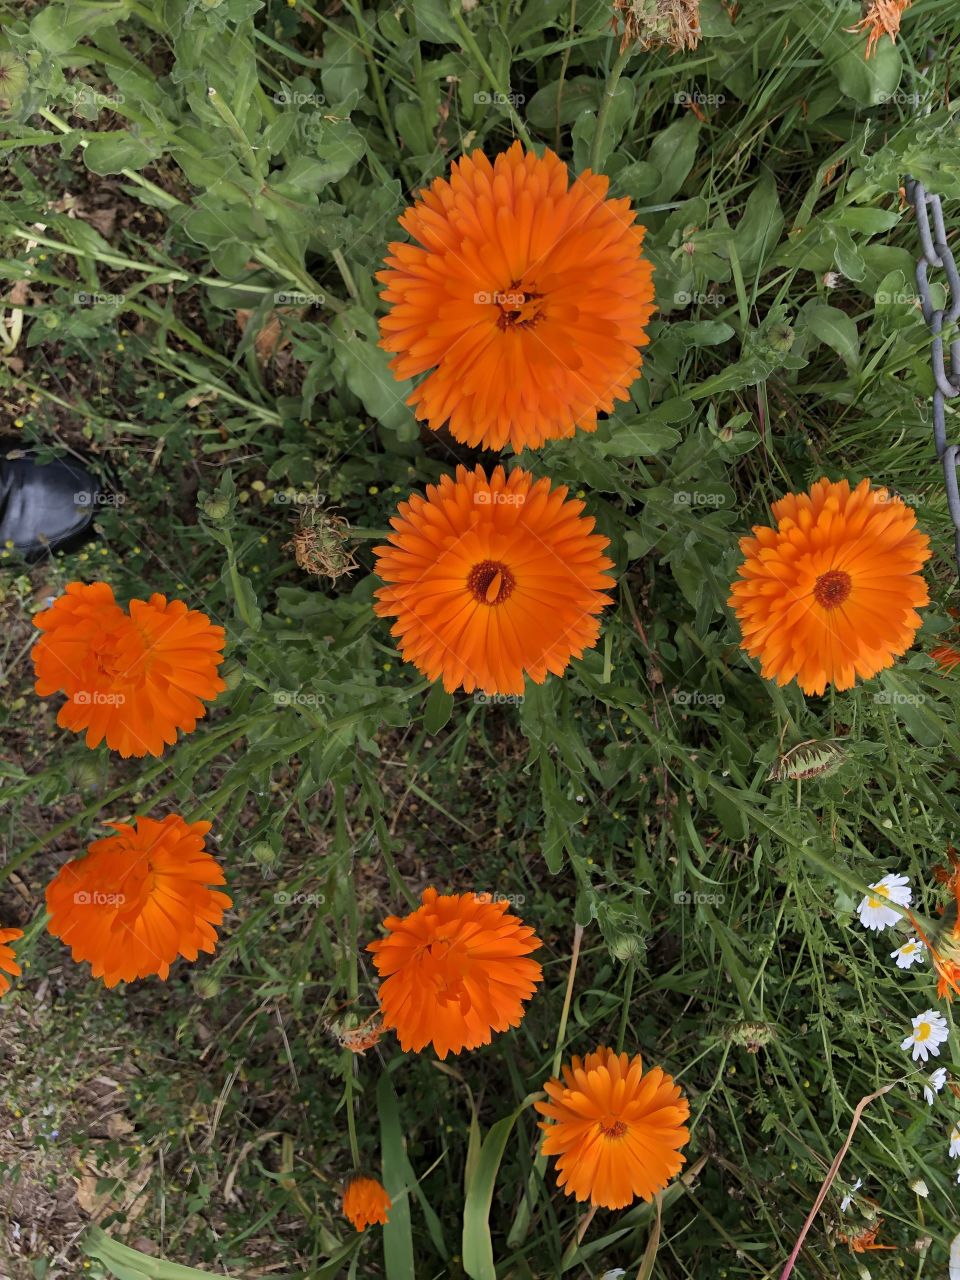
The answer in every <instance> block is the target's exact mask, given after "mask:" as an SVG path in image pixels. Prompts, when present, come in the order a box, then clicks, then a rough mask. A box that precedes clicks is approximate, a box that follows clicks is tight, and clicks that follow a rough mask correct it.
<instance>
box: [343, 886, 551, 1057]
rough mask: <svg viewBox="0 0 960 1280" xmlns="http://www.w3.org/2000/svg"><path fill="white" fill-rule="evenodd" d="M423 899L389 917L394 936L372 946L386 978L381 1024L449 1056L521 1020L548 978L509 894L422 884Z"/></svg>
mask: <svg viewBox="0 0 960 1280" xmlns="http://www.w3.org/2000/svg"><path fill="white" fill-rule="evenodd" d="M421 901H422V903H423V905H422V906H420V907H418V908H417V910H416V911H413V912H411V913H410V915H408V916H388V917H387V919H386V920H385V921H384V928H385V929H387V931H388V934H389V936H388V937H386V938H382V939H380V941H378V942H371V943H369V944H368V946H367V950H368V951H371V952H372V953H373V956H374V963H375V964H376V966H377V971H378V972H379V974H380V977H381V978H382V979H383V981H382V982H381V984H380V991H379V999H380V1008H381V1009H382V1010H383V1025H384V1026H385V1027H388V1028H392V1029H393V1030H394V1031H396V1033H397V1038H398V1039H399V1041H400V1044H401V1045H402V1047H403V1048H404V1049H412V1050H414V1052H419V1051H420V1050H421V1049H423V1048H425V1047H426V1046H427V1045H428V1044H431V1043H432V1044H433V1047H434V1049H435V1050H436V1051H437V1056H438V1057H440V1058H445V1057H446V1056H447V1054H448V1053H460V1051H461V1050H463V1049H476V1048H477V1046H478V1045H481V1044H489V1043H490V1039H491V1033H492V1032H494V1031H506V1030H507V1029H508V1028H510V1027H516V1026H518V1025H519V1023H520V1019H521V1018H522V1017H523V1014H524V1009H523V1002H524V1000H529V998H530V997H531V996H532V995H533V992H534V990H535V988H536V985H537V983H538V982H539V981H540V979H541V978H542V976H543V975H542V972H541V969H540V966H539V964H538V963H537V962H536V960H530V959H528V956H529V954H530V952H531V951H536V950H537V948H538V947H539V946H541V945H542V944H541V942H540V939H539V938H538V937H537V936H536V934H535V933H534V932H533V930H532V929H531V928H530V926H529V925H525V924H524V923H523V922H522V921H521V920H520V919H519V917H518V916H514V915H508V914H507V901H506V899H499V900H495V899H492V898H491V897H490V895H489V894H480V893H454V894H443V895H441V894H438V893H437V891H436V889H425V890H424V891H423V897H422V899H421Z"/></svg>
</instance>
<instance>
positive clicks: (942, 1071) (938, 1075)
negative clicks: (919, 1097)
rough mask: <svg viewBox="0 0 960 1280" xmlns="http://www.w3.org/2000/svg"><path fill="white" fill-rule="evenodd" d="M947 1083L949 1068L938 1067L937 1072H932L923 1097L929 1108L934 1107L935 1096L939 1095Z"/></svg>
mask: <svg viewBox="0 0 960 1280" xmlns="http://www.w3.org/2000/svg"><path fill="white" fill-rule="evenodd" d="M946 1083H947V1068H946V1067H937V1069H936V1071H933V1072H931V1074H930V1076H929V1077H928V1080H927V1083H926V1084H925V1085H924V1086H923V1096H924V1097H925V1098H926V1100H927V1106H928V1107H932V1106H933V1099H934V1095H935V1094H938V1093H939V1092H940V1090H941V1089H942V1088H943V1086H944V1085H945V1084H946Z"/></svg>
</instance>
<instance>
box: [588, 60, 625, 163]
mask: <svg viewBox="0 0 960 1280" xmlns="http://www.w3.org/2000/svg"><path fill="white" fill-rule="evenodd" d="M632 56H633V45H632V44H628V45H627V47H626V49H624V51H623V53H621V54H620V55H619V57H618V58H617V60H616V62H615V63H614V64H613V70H612V71H611V72H610V75H609V76H608V77H607V87H606V88H605V89H604V91H603V101H602V102H601V103H600V111H599V112H598V114H597V131H596V133H595V134H594V135H593V147H592V148H591V150H590V168H591V169H592V170H593V172H594V173H598V172H599V171H600V165H601V163H602V156H603V138H604V134H605V133H606V130H607V120H608V118H609V116H610V108H611V107H612V106H613V99H614V97H615V95H616V92H617V85H618V84H619V83H620V77H621V76H622V75H623V69H624V67H625V66H626V65H627V63H628V62H629V61H630V59H631V57H632Z"/></svg>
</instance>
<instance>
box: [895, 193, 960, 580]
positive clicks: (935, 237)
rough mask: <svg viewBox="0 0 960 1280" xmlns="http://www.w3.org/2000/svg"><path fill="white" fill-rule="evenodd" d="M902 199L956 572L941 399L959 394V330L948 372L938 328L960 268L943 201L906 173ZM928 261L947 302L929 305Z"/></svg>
mask: <svg viewBox="0 0 960 1280" xmlns="http://www.w3.org/2000/svg"><path fill="white" fill-rule="evenodd" d="M905 189H906V194H907V199H908V200H909V201H910V203H911V204H912V205H913V208H914V212H915V213H916V215H917V229H918V231H919V234H920V247H921V250H922V253H921V256H920V258H919V260H918V261H917V292H918V293H919V295H920V305H921V307H922V308H923V318H924V320H925V321H926V322H927V327H928V328H929V330H930V333H931V335H932V336H933V343H932V345H931V348H930V362H931V365H932V367H933V380H934V389H933V440H934V445H935V446H936V450H937V457H938V458H939V460H940V463H941V465H942V467H943V480H944V484H945V485H946V490H947V503H948V505H949V507H950V516H951V519H952V520H953V527H954V530H955V547H954V558H955V559H956V562H957V573H958V574H960V489H958V487H957V466H958V465H960V462H958V460H960V445H955V444H947V426H946V408H945V405H946V402H947V401H948V400H953V399H955V398H956V397H957V396H960V335H958V336H956V337H954V338H953V339H952V340H951V342H950V358H949V372H948V368H947V365H948V362H947V361H946V360H945V359H944V348H943V328H944V325H945V324H946V325H948V326H952V325H953V324H955V322H956V320H957V319H958V317H960V272H958V270H957V264H956V261H955V259H954V256H953V254H952V253H951V251H950V247H949V245H948V244H947V232H946V228H945V227H944V223H943V207H942V205H941V203H940V197H939V196H937V195H934V194H933V193H932V192H930V191H928V190H927V189H926V187H925V186H924V185H923V183H922V182H917V181H915V180H914V179H913V178H908V179H907V182H906V188H905ZM931 267H936V268H937V269H938V270H942V271H943V273H944V274H945V275H946V277H947V284H948V285H949V289H950V301H949V305H948V306H947V307H946V308H945V309H939V310H935V309H934V306H933V300H932V298H931V296H930V282H929V280H928V279H927V272H928V271H929V269H930V268H931Z"/></svg>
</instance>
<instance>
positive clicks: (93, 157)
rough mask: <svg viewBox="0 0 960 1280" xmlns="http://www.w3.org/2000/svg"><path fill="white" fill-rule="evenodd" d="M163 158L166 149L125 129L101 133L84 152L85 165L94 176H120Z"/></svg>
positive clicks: (92, 139) (90, 142) (91, 140)
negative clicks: (160, 157) (112, 174)
mask: <svg viewBox="0 0 960 1280" xmlns="http://www.w3.org/2000/svg"><path fill="white" fill-rule="evenodd" d="M162 154H163V146H162V145H161V144H160V143H157V142H148V141H147V140H146V139H144V138H139V137H136V136H135V135H134V134H132V133H130V132H128V131H127V130H126V129H118V130H117V131H116V132H115V133H98V134H97V136H96V137H95V138H91V139H90V141H89V143H88V144H87V146H86V147H85V148H84V152H83V162H84V164H85V165H86V166H87V168H88V169H89V170H90V172H91V173H99V174H101V175H104V174H108V173H120V172H121V171H122V170H124V169H143V168H144V167H145V166H146V165H148V164H150V162H151V161H153V160H156V159H157V157H158V156H160V155H162Z"/></svg>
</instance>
